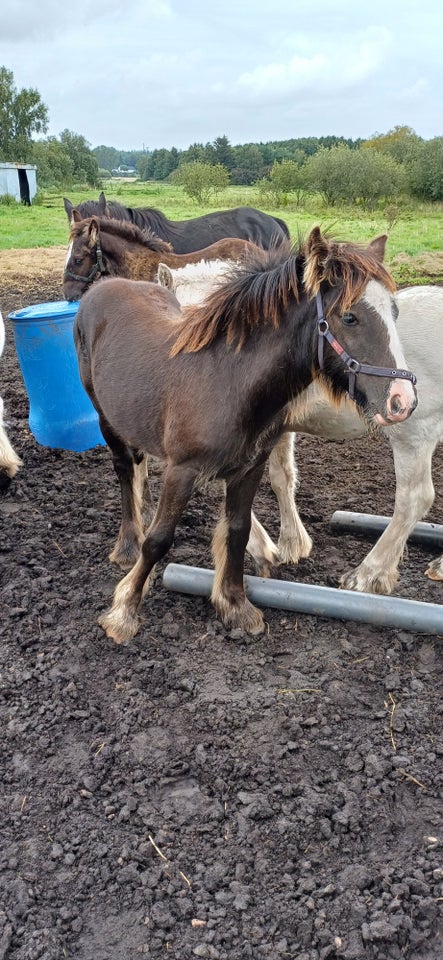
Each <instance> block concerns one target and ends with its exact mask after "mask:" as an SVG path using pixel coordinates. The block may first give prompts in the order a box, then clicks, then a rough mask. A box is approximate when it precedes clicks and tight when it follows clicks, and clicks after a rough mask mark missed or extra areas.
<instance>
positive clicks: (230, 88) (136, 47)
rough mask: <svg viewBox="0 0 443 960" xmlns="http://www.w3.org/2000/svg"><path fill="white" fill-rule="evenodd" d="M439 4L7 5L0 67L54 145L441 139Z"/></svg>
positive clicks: (182, 0) (258, 0) (145, 1)
mask: <svg viewBox="0 0 443 960" xmlns="http://www.w3.org/2000/svg"><path fill="white" fill-rule="evenodd" d="M442 38H443V6H442V4H441V0H438V2H437V0H428V2H426V0H425V2H415V0H371V2H370V3H365V4H359V3H358V2H356V0H235V2H234V0H223V2H222V3H214V2H213V0H126V2H125V0H99V2H97V3H92V2H91V0H75V3H69V2H65V3H62V2H61V0H39V2H36V0H10V2H9V3H6V2H5V3H4V4H3V5H2V17H1V26H0V66H4V67H6V68H7V69H8V70H11V71H12V72H13V74H14V82H15V85H16V87H17V89H21V88H22V87H35V88H36V89H37V90H38V92H39V94H40V96H41V99H42V100H43V102H44V103H45V104H46V106H47V107H48V111H49V118H50V129H49V134H50V135H53V136H58V135H59V134H60V133H61V131H62V130H64V129H66V128H68V129H69V130H71V131H73V132H75V133H79V134H82V135H83V136H84V137H85V138H86V140H87V141H88V142H89V143H90V145H91V146H92V147H95V146H98V145H100V144H105V145H106V146H114V147H117V148H119V149H125V150H130V149H136V150H141V149H148V150H152V149H154V148H156V147H167V148H170V147H172V146H175V147H177V148H179V149H185V148H186V147H188V146H189V145H190V144H191V143H196V142H197V143H207V142H210V141H213V140H214V139H215V137H217V136H221V135H226V136H227V137H228V138H229V140H230V142H231V144H233V145H234V144H239V143H248V142H251V141H252V142H254V141H263V142H266V141H268V140H285V139H289V138H292V137H303V136H314V137H320V136H327V135H329V134H335V135H337V136H345V137H351V138H353V139H355V138H357V137H365V138H366V137H370V136H372V135H373V134H374V133H386V132H387V131H388V130H391V129H392V128H393V127H395V126H397V125H402V126H403V125H406V126H408V127H412V129H413V130H415V132H416V133H417V134H418V135H419V136H421V137H423V138H424V139H426V140H427V139H431V138H432V137H435V136H442V135H443V107H442V90H443V41H442Z"/></svg>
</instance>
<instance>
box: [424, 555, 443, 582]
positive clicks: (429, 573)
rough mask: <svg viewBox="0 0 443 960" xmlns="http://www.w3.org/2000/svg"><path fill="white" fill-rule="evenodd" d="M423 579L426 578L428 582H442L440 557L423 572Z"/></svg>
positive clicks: (442, 570) (442, 572)
mask: <svg viewBox="0 0 443 960" xmlns="http://www.w3.org/2000/svg"><path fill="white" fill-rule="evenodd" d="M425 577H428V578H429V580H436V581H441V580H443V569H442V561H441V557H440V558H439V559H438V560H434V561H433V562H432V563H430V564H429V567H428V569H427V570H425Z"/></svg>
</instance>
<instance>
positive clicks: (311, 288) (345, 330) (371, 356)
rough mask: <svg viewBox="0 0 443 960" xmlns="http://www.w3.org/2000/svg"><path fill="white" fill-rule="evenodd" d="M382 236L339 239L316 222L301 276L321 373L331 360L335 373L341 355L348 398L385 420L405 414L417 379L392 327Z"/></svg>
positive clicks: (414, 397) (379, 420) (333, 384)
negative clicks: (362, 242) (311, 302)
mask: <svg viewBox="0 0 443 960" xmlns="http://www.w3.org/2000/svg"><path fill="white" fill-rule="evenodd" d="M386 241H387V237H386V236H385V235H382V236H379V237H376V238H375V239H374V240H372V241H371V242H370V243H369V244H368V246H367V247H361V246H359V245H357V244H352V243H338V242H333V241H331V240H328V238H327V237H324V236H322V234H321V232H320V230H319V229H318V228H314V229H313V230H312V231H311V233H310V235H309V238H308V241H307V243H306V247H305V265H304V274H303V282H304V286H305V289H306V291H307V293H308V295H309V296H310V297H311V298H313V299H315V302H316V309H317V331H318V366H319V374H320V377H322V376H324V375H325V372H326V371H327V370H328V366H329V370H330V372H331V373H332V371H333V369H334V366H335V365H336V363H337V361H338V363H339V367H340V365H341V368H342V370H343V371H345V372H346V373H347V375H348V378H349V379H348V392H349V395H350V397H351V399H353V400H355V401H356V402H357V405H358V406H359V407H360V409H361V410H362V411H364V412H365V413H366V414H369V417H370V418H372V419H374V420H375V421H376V422H377V423H378V424H382V425H385V426H386V425H388V424H391V423H396V422H400V421H401V420H404V419H405V418H406V416H409V414H410V413H411V412H412V411H413V410H414V409H415V406H416V404H417V394H416V390H415V382H416V378H415V376H414V374H412V373H411V372H410V371H409V370H406V369H405V367H406V361H405V357H404V354H403V350H402V346H401V344H400V340H399V337H398V332H397V328H396V325H395V320H396V317H397V313H398V311H397V309H396V307H395V303H394V300H393V296H392V294H393V293H394V292H395V289H396V286H395V283H394V281H393V279H392V277H391V276H390V274H389V273H388V271H387V270H386V268H385V267H384V266H383V259H384V254H385V248H386ZM325 344H328V345H329V347H330V348H331V349H330V350H327V349H326V347H325ZM354 358H357V359H354ZM357 378H358V379H357ZM336 385H338V387H339V389H340V378H338V380H337V381H335V380H334V377H332V380H330V383H329V389H330V391H331V393H332V394H334V393H336ZM331 388H332V389H331ZM381 411H383V412H381Z"/></svg>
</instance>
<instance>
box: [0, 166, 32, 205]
mask: <svg viewBox="0 0 443 960" xmlns="http://www.w3.org/2000/svg"><path fill="white" fill-rule="evenodd" d="M4 193H8V194H9V195H10V196H12V197H14V198H15V200H17V201H18V203H20V202H21V203H24V204H26V205H27V206H30V205H31V203H32V200H33V199H34V197H35V195H36V193H37V167H36V166H35V164H33V163H0V195H1V194H4Z"/></svg>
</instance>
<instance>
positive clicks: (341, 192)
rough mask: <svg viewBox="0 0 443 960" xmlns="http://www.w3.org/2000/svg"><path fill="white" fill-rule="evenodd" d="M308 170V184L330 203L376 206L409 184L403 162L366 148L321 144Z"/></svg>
mask: <svg viewBox="0 0 443 960" xmlns="http://www.w3.org/2000/svg"><path fill="white" fill-rule="evenodd" d="M304 170H305V175H306V185H307V187H309V188H310V189H312V190H318V191H319V193H321V194H322V195H323V197H324V199H325V201H326V203H328V204H330V206H333V205H334V204H335V203H339V202H341V203H357V202H358V201H360V202H362V203H363V204H364V205H365V206H366V207H373V206H374V205H375V203H376V202H377V200H380V199H384V200H391V199H392V198H393V197H396V196H398V194H399V193H400V192H401V191H402V190H403V189H404V187H405V176H404V171H403V169H402V167H401V165H400V164H399V163H397V162H396V161H395V160H394V159H393V158H392V157H390V156H389V155H388V154H385V153H379V152H378V151H375V150H368V149H367V148H366V147H359V148H358V149H356V150H354V149H351V148H350V147H348V146H345V145H342V146H337V147H331V148H330V149H326V148H325V147H321V148H320V150H318V151H317V153H315V154H314V155H313V156H312V157H309V159H308V160H307V162H306V164H305V167H304Z"/></svg>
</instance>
